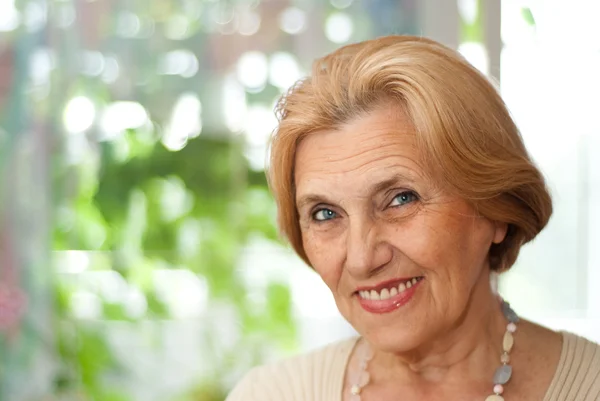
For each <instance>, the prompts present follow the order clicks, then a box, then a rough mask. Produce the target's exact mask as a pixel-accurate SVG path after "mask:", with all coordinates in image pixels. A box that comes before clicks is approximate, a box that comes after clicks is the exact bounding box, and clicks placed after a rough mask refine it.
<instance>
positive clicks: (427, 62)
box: [268, 36, 552, 271]
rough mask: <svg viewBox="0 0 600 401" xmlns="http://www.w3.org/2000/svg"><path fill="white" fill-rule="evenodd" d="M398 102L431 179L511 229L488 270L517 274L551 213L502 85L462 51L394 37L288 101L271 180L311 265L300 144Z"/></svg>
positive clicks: (282, 216) (337, 58)
mask: <svg viewBox="0 0 600 401" xmlns="http://www.w3.org/2000/svg"><path fill="white" fill-rule="evenodd" d="M390 101H391V102H394V103H396V104H397V105H399V106H400V107H402V109H403V110H404V112H405V113H406V115H407V117H408V118H409V120H410V121H411V123H412V124H413V126H414V130H415V134H416V141H417V146H418V150H419V153H420V154H421V156H422V160H423V161H424V162H425V163H426V167H427V169H428V171H429V172H430V173H431V176H432V177H436V180H437V182H440V183H445V185H446V188H448V189H449V190H450V191H452V192H453V193H454V194H456V195H458V196H460V197H462V198H463V199H465V200H467V201H470V202H471V203H472V204H473V205H474V207H475V208H476V210H477V211H478V212H479V214H480V215H482V216H484V217H487V218H489V219H490V220H492V221H497V222H502V223H506V224H507V225H508V231H507V235H506V238H505V239H504V241H503V242H502V243H500V244H494V245H492V247H491V249H490V253H489V262H490V267H491V268H492V269H494V270H496V271H501V270H505V269H508V268H509V267H511V266H512V265H513V264H514V262H515V260H516V259H517V256H518V253H519V250H520V248H521V246H522V245H523V244H525V243H527V242H528V241H531V240H532V239H533V238H534V237H535V236H536V235H537V234H538V233H539V232H540V231H541V230H542V229H543V228H544V227H545V225H546V224H547V222H548V220H549V218H550V215H551V214H552V201H551V198H550V195H549V193H548V191H547V189H546V185H545V182H544V178H543V176H542V174H541V173H540V171H539V170H538V169H537V168H536V166H535V165H534V164H533V162H532V161H531V158H530V157H529V155H528V153H527V150H526V149H525V146H524V144H523V141H522V138H521V135H520V133H519V131H518V129H517V127H516V126H515V123H514V122H513V120H512V119H511V117H510V115H509V113H508V110H507V109H506V106H505V104H504V102H503V101H502V99H501V98H500V96H499V94H498V93H497V91H496V89H495V88H494V86H493V85H492V84H491V83H490V82H489V81H488V80H487V79H486V78H485V77H484V76H483V75H482V74H480V73H479V72H478V71H477V70H476V69H475V68H473V67H472V66H471V65H470V64H469V63H468V62H466V61H465V60H464V59H463V58H462V57H461V56H460V55H459V54H458V53H457V52H455V51H453V50H451V49H449V48H447V47H445V46H442V45H441V44H439V43H437V42H434V41H432V40H429V39H425V38H420V37H412V36H388V37H383V38H379V39H375V40H370V41H366V42H362V43H357V44H352V45H349V46H345V47H342V48H340V49H338V50H337V51H335V52H333V53H331V54H329V55H327V56H325V57H323V58H321V59H318V60H316V61H315V63H314V65H313V70H312V74H311V75H310V76H309V77H307V78H306V79H304V80H302V81H300V82H298V83H297V84H296V85H295V86H294V87H292V88H291V89H290V90H289V92H288V93H287V94H286V95H285V96H283V97H282V98H281V100H280V102H279V104H278V107H277V110H276V113H277V115H278V118H279V125H278V128H277V130H276V131H275V133H274V135H273V138H272V143H271V159H270V166H269V170H268V178H269V185H270V187H271V190H272V192H273V194H274V196H275V200H276V202H277V207H278V223H279V227H280V229H281V231H282V233H283V235H284V236H285V237H286V238H287V239H288V240H289V242H290V243H291V245H292V246H293V247H294V249H295V251H296V252H297V253H298V255H299V256H300V257H301V258H302V259H303V260H304V261H305V262H306V263H308V264H309V265H310V261H309V260H308V257H307V255H306V253H305V251H304V248H303V245H302V234H301V231H300V226H299V221H298V212H297V209H296V203H295V186H294V163H295V154H296V149H297V147H298V144H299V143H300V141H301V140H302V139H303V138H305V137H306V136H307V135H310V134H311V133H314V132H317V131H322V130H331V129H336V127H339V126H340V125H341V124H343V123H345V122H348V121H349V120H351V119H353V118H355V117H357V116H358V115H360V114H363V113H367V112H369V111H371V110H373V109H374V108H376V107H378V106H379V105H381V104H382V103H385V102H390Z"/></svg>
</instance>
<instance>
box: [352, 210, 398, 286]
mask: <svg viewBox="0 0 600 401" xmlns="http://www.w3.org/2000/svg"><path fill="white" fill-rule="evenodd" d="M350 220H351V221H350V225H349V229H348V231H347V238H346V261H345V267H346V269H347V270H348V272H349V273H350V274H351V275H353V276H354V277H356V278H361V279H362V278H368V277H371V276H373V275H374V274H376V273H377V272H378V271H379V270H381V269H382V268H383V267H384V266H385V265H387V264H388V263H389V262H390V261H391V259H392V257H393V250H392V248H391V246H390V245H389V244H388V243H387V242H386V241H385V239H384V238H383V235H382V234H383V231H384V230H383V227H380V224H381V223H378V222H377V221H376V220H374V219H371V218H360V219H354V220H352V219H350Z"/></svg>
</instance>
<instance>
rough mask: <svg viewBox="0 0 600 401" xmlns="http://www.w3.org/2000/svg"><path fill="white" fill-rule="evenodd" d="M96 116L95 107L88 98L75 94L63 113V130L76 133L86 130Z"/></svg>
mask: <svg viewBox="0 0 600 401" xmlns="http://www.w3.org/2000/svg"><path fill="white" fill-rule="evenodd" d="M95 118H96V107H95V106H94V103H93V102H92V101H91V100H90V98H88V97H86V96H77V97H74V98H72V99H71V100H69V102H68V103H67V105H66V107H65V111H64V113H63V123H64V126H65V130H66V131H67V132H68V133H70V134H78V133H81V132H84V131H86V130H88V129H89V128H90V127H91V126H92V124H93V123H94V120H95Z"/></svg>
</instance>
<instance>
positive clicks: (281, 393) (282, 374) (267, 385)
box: [227, 338, 357, 401]
mask: <svg viewBox="0 0 600 401" xmlns="http://www.w3.org/2000/svg"><path fill="white" fill-rule="evenodd" d="M356 340H357V339H356V338H352V339H348V340H343V341H340V342H336V343H333V344H330V345H328V346H326V347H323V348H319V349H317V350H315V351H312V352H309V353H306V354H302V355H298V356H295V357H292V358H288V359H285V360H282V361H279V362H276V363H271V364H268V365H264V366H259V367H255V368H253V369H252V370H251V371H250V372H248V373H247V374H246V376H245V377H244V378H243V379H242V380H241V381H240V382H239V383H238V384H237V385H236V387H235V388H234V389H233V391H232V392H231V393H230V394H229V396H228V397H227V401H259V400H260V401H271V400H273V401H275V400H277V401H296V400H297V401H300V400H302V401H305V400H306V401H308V400H311V401H313V400H314V401H320V400H332V399H335V398H331V395H333V394H335V393H336V392H338V391H340V393H341V387H340V389H339V390H338V389H337V387H338V386H341V385H342V384H343V379H344V372H345V366H346V363H347V360H348V357H349V356H350V354H351V352H352V350H353V349H354V345H355V343H356ZM338 397H339V394H338Z"/></svg>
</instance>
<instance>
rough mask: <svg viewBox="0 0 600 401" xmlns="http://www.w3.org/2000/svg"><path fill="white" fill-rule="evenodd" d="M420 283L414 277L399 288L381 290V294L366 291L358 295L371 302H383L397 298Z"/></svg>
mask: <svg viewBox="0 0 600 401" xmlns="http://www.w3.org/2000/svg"><path fill="white" fill-rule="evenodd" d="M418 282H419V279H417V278H416V277H414V278H412V279H411V280H408V281H407V282H405V283H400V284H399V285H398V287H392V288H391V289H388V288H384V289H383V290H381V292H377V291H375V290H371V291H369V290H364V291H359V292H358V295H359V296H360V297H361V298H363V299H369V300H374V301H383V300H386V299H390V298H391V297H395V296H396V295H398V294H400V293H401V292H403V291H406V290H407V289H409V288H411V287H413V286H414V285H416V284H417V283H418Z"/></svg>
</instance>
